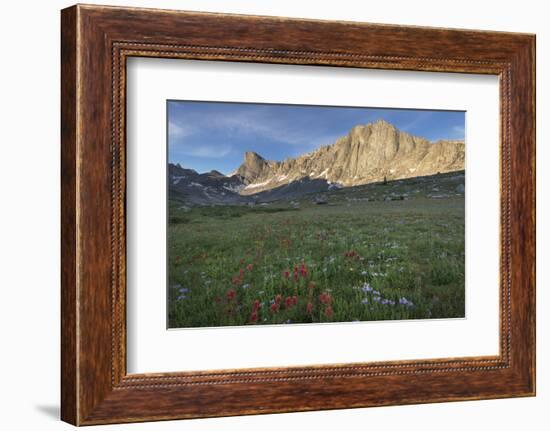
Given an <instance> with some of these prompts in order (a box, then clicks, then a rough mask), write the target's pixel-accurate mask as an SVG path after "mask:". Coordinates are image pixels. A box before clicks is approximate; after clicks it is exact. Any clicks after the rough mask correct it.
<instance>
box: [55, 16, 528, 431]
mask: <svg viewBox="0 0 550 431" xmlns="http://www.w3.org/2000/svg"><path fill="white" fill-rule="evenodd" d="M61 17H62V20H61V21H62V22H61V24H62V25H61V50H62V56H61V58H62V62H61V72H62V76H61V83H62V92H61V107H62V108H61V111H62V112H61V123H62V127H61V130H62V134H61V139H62V149H61V160H62V182H61V189H62V219H61V226H62V250H61V252H62V286H61V288H62V295H61V305H62V325H61V340H62V345H61V353H62V355H61V358H62V361H61V367H62V368H61V376H62V377H61V388H62V390H61V417H62V419H63V420H64V421H67V422H69V423H71V424H74V425H91V424H105V423H116V422H138V421H152V420H166V419H180V418H196V417H213V416H231V415H242V414H258V413H275V412H289V411H308V410H321V409H341V408H352V407H368V406H383V405H394V404H413V403H428V402H442V401H457V400H475V399H489V398H503V397H518V396H533V395H534V394H535V36H534V35H529V34H514V33H500V32H488V31H470V30H449V29H440V28H424V27H404V26H392V25H377V24H363V23H353V22H330V21H314V20H299V19H286V18H276V17H256V16H241V15H220V14H213V13H197V12H178V11H168V10H152V9H151V10H148V9H134V8H119V7H103V6H84V5H77V6H73V7H70V8H68V9H64V10H63V11H62V14H61ZM130 56H144V57H163V58H184V59H198V60H205V61H208V60H218V61H219V60H223V61H240V62H253V63H256V62H257V63H284V64H300V65H331V66H342V67H354V68H374V69H393V70H414V71H441V72H461V73H478V74H479V73H480V74H492V75H498V76H499V77H500V107H501V111H500V120H501V123H500V131H501V133H500V138H501V142H500V147H501V196H500V208H501V219H500V226H501V227H500V235H501V250H500V256H501V260H500V354H499V355H498V356H494V357H461V358H442V359H431V360H414V361H397V362H395V361H394V362H378V363H353V364H337V365H327V366H303V367H292V368H266V369H237V370H225V371H208V370H206V371H204V372H179V373H157V374H139V375H138V374H130V375H128V374H127V372H126V350H125V339H126V326H125V325H126V322H125V312H126V311H125V307H126V304H125V297H126V284H125V268H126V267H125V263H126V262H125V190H126V177H125V151H126V147H125V142H126V141H125V96H126V95H125V91H126V87H125V84H126V79H125V77H126V75H125V65H126V59H127V58H128V57H130ZM495 222H497V221H496V220H495Z"/></svg>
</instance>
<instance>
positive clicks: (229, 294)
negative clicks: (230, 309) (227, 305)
mask: <svg viewBox="0 0 550 431" xmlns="http://www.w3.org/2000/svg"><path fill="white" fill-rule="evenodd" d="M226 295H227V300H228V301H233V300H234V299H235V296H237V291H236V290H235V289H229V290H228V291H227V294H226Z"/></svg>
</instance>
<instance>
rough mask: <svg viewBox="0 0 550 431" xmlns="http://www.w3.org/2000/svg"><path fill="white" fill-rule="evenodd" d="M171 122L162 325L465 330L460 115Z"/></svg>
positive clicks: (231, 112) (271, 115)
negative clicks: (455, 321) (446, 323)
mask: <svg viewBox="0 0 550 431" xmlns="http://www.w3.org/2000/svg"><path fill="white" fill-rule="evenodd" d="M166 110H167V121H166V123H167V124H166V127H167V131H166V135H167V141H168V142H167V146H168V151H167V163H168V166H167V286H166V288H167V302H168V303H167V310H168V316H167V324H168V328H197V327H224V326H253V325H277V324H306V323H308V324H309V323H339V322H365V321H380V320H408V319H451V318H464V317H465V269H464V268H465V193H466V188H465V116H466V113H465V112H464V111H458V110H457V111H442V110H426V109H397V108H392V109H388V108H375V107H345V106H310V105H287V104H267V103H236V102H210V101H185V100H168V101H167V106H166Z"/></svg>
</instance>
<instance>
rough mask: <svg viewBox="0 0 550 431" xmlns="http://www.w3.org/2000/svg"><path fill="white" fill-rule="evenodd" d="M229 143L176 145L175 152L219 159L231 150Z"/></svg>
mask: <svg viewBox="0 0 550 431" xmlns="http://www.w3.org/2000/svg"><path fill="white" fill-rule="evenodd" d="M231 149H232V148H231V146H230V145H200V146H197V145H193V146H191V145H190V146H185V145H182V146H179V147H177V151H175V152H176V153H177V154H181V155H185V156H193V157H206V158H209V159H221V158H223V157H225V156H227V155H228V154H229V153H230V152H231Z"/></svg>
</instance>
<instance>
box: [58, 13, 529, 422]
mask: <svg viewBox="0 0 550 431" xmlns="http://www.w3.org/2000/svg"><path fill="white" fill-rule="evenodd" d="M61 16H62V26H61V48H62V64H61V71H62V94H61V106H62V112H61V117H62V154H61V162H62V184H61V186H62V187H61V188H62V286H61V289H62V346H61V350H62V364H61V366H62V382H61V386H62V388H61V389H62V390H61V396H62V400H61V415H62V419H63V420H65V421H67V422H69V423H72V424H75V425H92V424H106V423H120V422H138V421H153V420H167V419H180V418H198V417H213V416H230V415H241V414H259V413H275V412H289V411H308V410H321V409H341V408H353V407H370V406H382V405H396V404H413V403H429V402H442V401H455V400H474V399H490V398H502V397H517V396H533V395H534V394H535V108H534V100H535V77H534V73H535V72H534V71H535V36H534V35H529V34H514V33H500V32H486V31H473V30H450V29H439V28H437V29H436V28H422V27H403V26H390V25H378V24H366V23H352V22H331V21H314V20H298V19H287V18H276V17H255V16H241V15H221V14H213V13H198V12H180V11H168V10H152V9H134V8H119V7H104V6H93V5H77V6H73V7H70V8H68V9H64V10H63V11H62V15H61ZM251 394H254V396H251Z"/></svg>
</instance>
